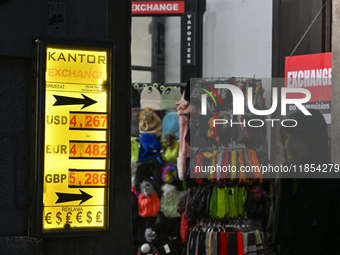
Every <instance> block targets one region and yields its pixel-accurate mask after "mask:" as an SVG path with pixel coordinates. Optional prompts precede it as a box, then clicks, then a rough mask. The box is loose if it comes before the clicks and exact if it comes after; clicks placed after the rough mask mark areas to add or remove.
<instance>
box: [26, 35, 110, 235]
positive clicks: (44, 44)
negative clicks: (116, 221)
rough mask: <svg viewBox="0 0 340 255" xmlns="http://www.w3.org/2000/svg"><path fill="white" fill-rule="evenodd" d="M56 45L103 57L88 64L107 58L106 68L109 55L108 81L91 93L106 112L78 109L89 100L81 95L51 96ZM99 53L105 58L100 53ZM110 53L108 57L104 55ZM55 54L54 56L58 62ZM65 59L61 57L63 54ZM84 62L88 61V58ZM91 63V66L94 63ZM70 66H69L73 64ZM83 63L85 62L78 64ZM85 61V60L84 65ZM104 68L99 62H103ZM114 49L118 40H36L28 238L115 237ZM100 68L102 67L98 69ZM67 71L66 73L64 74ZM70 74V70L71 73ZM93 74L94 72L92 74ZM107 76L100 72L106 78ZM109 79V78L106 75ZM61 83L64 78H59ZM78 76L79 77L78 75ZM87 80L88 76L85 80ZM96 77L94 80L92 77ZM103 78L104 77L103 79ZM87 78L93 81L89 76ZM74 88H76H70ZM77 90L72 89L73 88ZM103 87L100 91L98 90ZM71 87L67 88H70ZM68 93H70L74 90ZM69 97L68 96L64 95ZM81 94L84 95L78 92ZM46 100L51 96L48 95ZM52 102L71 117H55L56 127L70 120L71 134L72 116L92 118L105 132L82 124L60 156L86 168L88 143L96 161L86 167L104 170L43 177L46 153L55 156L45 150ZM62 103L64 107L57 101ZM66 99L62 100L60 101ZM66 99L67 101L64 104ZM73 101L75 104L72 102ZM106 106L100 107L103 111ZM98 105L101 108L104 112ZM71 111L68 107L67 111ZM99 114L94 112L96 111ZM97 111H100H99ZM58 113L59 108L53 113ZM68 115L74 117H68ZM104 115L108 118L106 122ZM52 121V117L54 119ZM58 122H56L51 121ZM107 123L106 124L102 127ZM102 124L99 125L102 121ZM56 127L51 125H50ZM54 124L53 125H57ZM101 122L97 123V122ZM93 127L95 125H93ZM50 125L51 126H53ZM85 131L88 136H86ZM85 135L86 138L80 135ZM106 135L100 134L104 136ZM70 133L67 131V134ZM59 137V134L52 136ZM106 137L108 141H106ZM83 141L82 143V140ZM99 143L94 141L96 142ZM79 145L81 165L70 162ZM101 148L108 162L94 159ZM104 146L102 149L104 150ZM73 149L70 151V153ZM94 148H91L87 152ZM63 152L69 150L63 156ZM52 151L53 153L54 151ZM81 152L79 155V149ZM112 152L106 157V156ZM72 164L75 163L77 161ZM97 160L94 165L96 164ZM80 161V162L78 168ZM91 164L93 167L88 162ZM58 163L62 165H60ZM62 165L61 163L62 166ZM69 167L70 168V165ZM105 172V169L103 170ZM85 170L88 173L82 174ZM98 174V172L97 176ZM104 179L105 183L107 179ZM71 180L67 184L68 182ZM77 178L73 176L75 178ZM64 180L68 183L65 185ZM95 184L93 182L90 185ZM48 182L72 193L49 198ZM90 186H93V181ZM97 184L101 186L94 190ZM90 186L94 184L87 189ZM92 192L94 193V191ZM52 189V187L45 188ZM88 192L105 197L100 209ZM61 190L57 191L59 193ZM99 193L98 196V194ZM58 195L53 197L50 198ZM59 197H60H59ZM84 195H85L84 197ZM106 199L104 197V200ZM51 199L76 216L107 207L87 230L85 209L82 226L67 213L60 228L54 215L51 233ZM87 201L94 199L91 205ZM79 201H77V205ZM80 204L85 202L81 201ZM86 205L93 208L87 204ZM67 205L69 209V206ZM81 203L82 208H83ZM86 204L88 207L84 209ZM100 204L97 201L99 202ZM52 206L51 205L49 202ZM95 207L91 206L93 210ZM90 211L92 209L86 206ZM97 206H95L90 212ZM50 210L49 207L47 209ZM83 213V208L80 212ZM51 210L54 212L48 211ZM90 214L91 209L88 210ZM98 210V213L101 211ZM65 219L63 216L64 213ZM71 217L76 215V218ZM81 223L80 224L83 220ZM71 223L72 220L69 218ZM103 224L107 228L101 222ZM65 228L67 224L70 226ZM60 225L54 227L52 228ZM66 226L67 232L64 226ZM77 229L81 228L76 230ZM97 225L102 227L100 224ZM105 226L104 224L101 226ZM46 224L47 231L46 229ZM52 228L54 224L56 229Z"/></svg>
mask: <svg viewBox="0 0 340 255" xmlns="http://www.w3.org/2000/svg"><path fill="white" fill-rule="evenodd" d="M51 46H53V47H54V48H56V49H66V50H69V52H72V50H73V52H77V51H78V52H81V51H84V52H88V53H89V54H90V53H91V54H92V53H93V54H98V55H87V56H88V57H89V56H90V57H89V58H88V59H87V63H93V61H94V58H96V59H100V58H102V59H101V60H102V63H103V64H104V61H103V60H104V56H106V63H107V64H104V65H105V67H102V68H103V69H106V74H107V75H106V76H105V78H103V79H102V80H100V79H97V80H98V81H99V82H102V84H101V85H99V86H93V87H96V88H97V89H98V90H92V91H91V93H92V94H91V95H94V96H92V97H94V98H96V97H98V98H105V100H104V101H105V103H102V105H106V106H105V107H106V112H99V113H97V112H95V111H91V110H87V109H89V108H91V107H89V108H85V105H84V107H83V108H85V109H81V108H80V107H81V105H80V106H79V104H80V102H79V101H77V100H85V99H86V96H83V97H84V98H81V96H80V98H79V96H77V98H70V97H67V96H60V97H59V98H57V97H56V96H55V95H54V94H58V93H59V94H60V95H67V93H66V92H67V91H61V92H59V91H58V92H51V93H50V94H48V93H47V91H48V90H47V84H46V73H47V70H46V68H47V50H48V47H51ZM98 52H100V53H98ZM103 52H105V53H103ZM100 54H105V55H103V56H100ZM80 55H81V54H78V56H80ZM54 56H55V55H53V57H54ZM59 58H60V55H59ZM84 59H85V57H84ZM81 60H83V57H82V58H81ZM89 61H90V62H89ZM69 62H70V61H69ZM78 62H80V61H78ZM84 62H85V60H84ZM98 63H99V62H98ZM113 63H114V44H113V41H111V40H92V39H91V40H87V39H77V40H75V39H74V40H73V39H69V38H65V39H63V38H54V37H41V38H39V39H37V40H36V41H35V43H34V56H33V75H34V76H35V77H34V80H33V86H32V130H31V175H30V181H31V187H30V219H29V234H30V235H31V236H35V237H63V236H87V235H100V234H104V233H110V232H111V230H112V224H111V222H112V219H111V216H110V215H112V214H111V213H110V207H111V206H110V205H112V204H113V203H112V196H110V194H112V188H113V187H112V186H111V185H110V183H113V176H112V174H111V172H112V169H113V161H112V160H110V155H113V153H114V148H113V141H114V140H113V139H114V138H113V136H114V132H113V118H112V116H113V110H114V109H113V103H112V101H113V98H114V97H113V96H114V95H113V90H114V87H113V74H114V64H113ZM98 66H99V65H98ZM65 70H66V69H65ZM69 71H70V70H69ZM66 72H67V71H65V72H64V73H61V74H64V75H67V74H66ZM92 72H93V74H94V71H92ZM103 73H104V72H102V73H100V74H103ZM103 75H104V74H103ZM60 77H61V78H62V76H60ZM69 77H70V78H69V79H71V71H70V74H69ZM74 77H75V76H74ZM85 77H86V76H85ZM93 77H94V75H93ZM96 77H97V73H96ZM102 77H104V76H102ZM87 78H88V77H87ZM105 79H106V83H105ZM83 81H85V80H83ZM64 83H65V84H67V82H64ZM70 84H71V83H70ZM85 84H86V81H85V83H84V84H82V82H80V83H78V84H71V85H64V86H70V88H71V90H72V88H73V89H74V91H73V92H70V93H78V92H77V91H76V90H77V89H78V87H77V86H79V85H81V86H86V85H85ZM72 86H73V87H72ZM99 87H101V88H100V89H99ZM103 87H105V89H106V94H105V93H101V91H103ZM67 88H68V87H67ZM71 90H68V91H71ZM63 93H65V94H63ZM51 94H53V96H54V97H55V99H53V97H51ZM78 94H79V95H80V94H81V93H78ZM83 94H86V92H84V93H83ZM89 94H90V92H88V94H87V95H89ZM45 95H46V96H45ZM47 97H50V98H52V99H53V100H55V103H54V105H58V104H59V107H60V105H62V106H61V107H60V108H58V109H64V110H63V113H65V112H67V114H64V115H65V116H59V119H56V117H55V116H56V115H55V116H54V121H55V122H54V123H52V124H56V123H58V124H59V125H60V124H61V123H62V122H63V121H64V123H63V124H64V125H65V123H66V122H65V119H67V123H68V126H69V127H68V130H71V128H70V127H71V123H70V120H71V117H70V116H71V115H72V114H73V116H77V117H78V121H79V119H80V118H85V117H86V118H87V117H88V118H93V121H94V117H97V118H96V124H98V123H100V124H101V125H100V128H101V129H105V128H106V129H105V130H104V131H97V130H99V129H100V128H99V127H96V129H95V130H93V128H92V130H91V131H87V129H85V128H83V129H82V127H84V126H85V125H84V126H82V124H80V127H78V125H79V124H77V125H75V124H74V127H72V128H73V129H75V130H77V129H78V130H80V131H79V132H78V131H70V132H68V135H67V136H66V137H73V135H74V134H77V137H75V138H74V139H71V138H70V139H69V138H65V139H69V140H70V141H68V142H67V145H61V144H60V145H57V146H60V147H58V151H59V149H60V151H59V153H61V154H62V153H63V152H64V154H68V156H69V157H68V158H67V160H65V162H72V164H73V166H74V165H76V166H77V165H78V164H81V163H78V162H84V161H86V160H85V159H86V158H84V154H85V153H84V151H85V146H86V145H83V144H81V143H88V144H89V146H91V145H92V157H97V158H91V159H90V160H88V161H86V163H82V164H83V165H86V164H89V165H91V164H92V165H93V166H96V165H97V164H98V163H93V162H94V161H95V160H97V162H101V163H99V164H98V165H100V167H98V169H95V167H93V166H90V167H89V168H88V169H87V170H80V169H72V167H71V169H67V170H66V171H68V172H67V173H66V174H59V176H58V175H56V176H54V175H53V176H52V175H50V176H47V177H46V176H44V171H45V160H46V159H45V157H46V156H45V154H46V153H47V152H50V153H56V152H55V151H53V149H52V148H50V147H48V146H46V148H45V132H46V129H45V126H47V125H48V124H50V123H48V124H47V117H48V116H47V117H46V120H45V115H46V114H47V112H48V109H46V108H47V106H46V105H45V103H46V101H47ZM58 100H59V102H58ZM60 100H61V101H60ZM65 100H66V101H65ZM70 100H71V102H70ZM72 100H73V101H72ZM97 102H98V105H101V102H100V100H97ZM75 104H77V105H78V107H77V108H79V110H76V111H75V110H74V109H75V108H74V105H75ZM69 105H71V106H72V107H71V106H70V108H69V110H65V109H66V108H67V107H69ZM100 107H101V106H100ZM100 107H99V106H98V108H100ZM50 109H52V107H50ZM67 109H68V108H67ZM92 109H94V107H93V108H92ZM95 109H97V108H95ZM53 111H54V108H53ZM68 111H69V112H68ZM84 114H85V115H86V114H88V116H82V115H84ZM96 115H98V116H96ZM103 116H104V117H103ZM105 116H106V117H105ZM50 117H51V116H50ZM62 117H63V118H64V120H62ZM104 118H106V119H105V120H107V123H104ZM52 119H53V118H52ZM101 119H102V122H100V121H101ZM98 121H99V122H98ZM50 122H51V120H50ZM52 122H53V121H52ZM82 122H84V123H87V122H86V120H82ZM97 122H98V123H97ZM93 123H94V122H93ZM49 126H51V125H49ZM54 130H57V128H54V129H52V133H53V132H54ZM82 130H85V131H82ZM72 132H76V133H72ZM81 132H83V133H81ZM100 132H101V133H100ZM66 133H67V132H66ZM53 134H54V133H53ZM54 135H55V136H58V135H60V134H54ZM85 136H86V137H87V136H93V137H95V138H96V137H100V139H101V141H99V138H98V140H96V141H91V139H88V140H86V139H82V138H83V137H85ZM103 137H105V140H104V142H103ZM71 140H76V141H71ZM80 140H83V141H80ZM94 140H95V139H94ZM72 142H73V143H75V144H77V143H78V144H81V145H82V146H83V149H82V150H83V155H82V154H81V152H80V153H78V154H80V155H78V154H77V155H76V154H74V155H72V156H74V158H76V159H79V158H77V157H76V156H80V161H77V162H76V161H75V160H73V159H71V157H70V156H71V152H70V148H71V146H70V145H71V144H72ZM100 143H106V145H105V148H104V149H103V151H102V152H101V154H100V155H104V156H103V157H104V158H105V159H104V160H103V158H100V157H99V156H95V155H99V153H94V148H95V146H97V147H96V150H97V149H98V148H100V147H99V146H100ZM62 146H64V148H62ZM102 146H103V145H102ZM67 147H68V148H67ZM88 148H90V149H91V147H88ZM63 150H64V151H63ZM104 150H105V153H104ZM51 151H52V152H51ZM78 151H79V150H78ZM106 151H107V153H106ZM62 157H63V158H65V155H62ZM72 160H73V161H72ZM91 160H92V161H91ZM74 162H76V163H74ZM87 162H90V163H87ZM58 163H59V162H58ZM60 164H62V162H61V163H60ZM67 164H69V163H67ZM64 168H65V167H61V166H60V169H64ZM103 168H104V169H103ZM70 171H71V172H72V171H75V173H72V176H76V174H79V177H75V178H78V179H76V180H77V181H78V180H79V184H78V183H77V182H76V183H75V184H76V185H78V186H76V188H74V187H73V186H74V185H70V184H71V182H70V178H69V177H70V176H71V172H70ZM82 171H85V173H84V172H82ZM96 171H97V172H96ZM86 172H90V173H87V174H89V175H90V176H91V174H92V176H91V178H93V179H92V183H91V184H90V185H93V186H84V185H85V182H84V183H81V182H82V181H84V180H86V178H85V177H84V176H83V175H85V174H86ZM100 174H102V176H101V177H102V179H99V175H100ZM104 177H105V178H104ZM65 178H66V179H65ZM72 178H73V177H72ZM94 178H96V180H94ZM63 181H64V183H63ZM90 181H91V180H90ZM44 182H51V185H52V184H53V185H55V186H51V187H52V188H51V189H52V190H53V189H54V187H59V186H62V185H68V186H66V189H67V190H68V191H70V192H68V193H70V194H67V193H62V192H60V193H58V192H49V193H47V192H46V191H45V193H46V194H45V193H44ZM55 182H56V183H57V184H60V185H59V186H58V185H57V184H55ZM88 183H89V182H88ZM94 184H96V185H94ZM87 185H89V184H87ZM103 186H105V188H103ZM90 188H91V189H90ZM45 189H47V188H45ZM61 189H64V190H65V186H62V188H61ZM82 189H83V190H84V191H80V192H81V193H80V192H79V190H82ZM88 190H90V191H93V193H91V194H97V193H98V194H100V195H98V197H99V199H98V200H94V199H93V201H101V203H102V204H100V205H91V203H89V202H90V201H91V199H89V197H95V196H91V195H88V194H87V193H90V192H89V191H88ZM55 191H57V190H55ZM96 192H97V193H96ZM51 193H53V194H51ZM54 193H55V194H54ZM84 193H85V194H86V195H85V197H84ZM101 194H104V195H102V196H101ZM45 195H46V196H47V197H49V196H51V197H52V198H50V200H51V201H56V199H58V200H57V201H56V202H55V204H57V203H61V204H58V205H55V207H56V208H59V207H62V208H63V210H64V208H70V209H65V210H66V212H68V211H72V212H74V211H75V212H74V214H76V213H78V212H77V210H83V209H82V208H83V207H84V208H98V207H100V208H102V209H100V210H101V211H100V213H99V212H97V217H98V216H99V218H100V217H102V218H100V220H98V219H97V221H94V222H99V223H93V224H92V222H91V224H92V225H90V223H87V224H88V225H84V223H85V222H84V223H82V225H81V224H80V223H79V222H83V221H85V220H86V218H85V217H86V210H85V209H84V212H83V213H84V214H82V213H81V214H80V216H79V218H78V214H77V219H76V220H77V222H76V220H75V218H74V215H73V216H72V217H73V220H74V223H75V224H69V223H70V222H71V220H69V221H68V220H67V218H66V220H65V214H66V212H64V214H63V217H64V218H63V222H62V224H63V225H62V224H60V223H61V222H59V223H58V222H57V221H56V218H55V217H56V216H55V215H54V222H57V223H58V227H51V228H47V227H46V226H49V225H46V223H43V221H44V218H46V217H48V218H47V219H48V220H46V222H48V224H52V219H51V216H52V214H51V213H49V214H48V215H43V211H44V208H45V205H44V200H46V201H48V200H47V198H44V196H45ZM86 199H89V200H88V201H87V200H86ZM76 200H78V201H76ZM80 200H81V201H80ZM86 201H87V202H88V203H86ZM65 203H66V205H65ZM75 203H77V205H75ZM78 203H79V204H78ZM83 203H84V204H83ZM94 203H96V202H94ZM46 204H48V203H46ZM88 204H90V205H88ZM86 206H87V207H86ZM91 206H92V207H91ZM46 207H47V205H46ZM49 208H52V209H51V210H54V209H53V206H49ZM77 208H78V209H77ZM49 210H50V209H49ZM55 210H59V209H55ZM88 210H90V209H88ZM97 210H98V209H97ZM60 214H61V213H60ZM71 214H72V213H71ZM81 216H82V217H83V218H81V219H82V220H80V217H81ZM92 217H93V218H94V220H96V215H95V214H94V215H93V216H92ZM69 219H71V218H69ZM100 222H102V223H100ZM65 223H66V224H65ZM53 224H55V223H53ZM59 224H60V226H63V227H59ZM77 224H78V225H77ZM96 224H97V225H96ZM100 224H101V225H100ZM44 225H45V227H44ZM51 226H52V225H51Z"/></svg>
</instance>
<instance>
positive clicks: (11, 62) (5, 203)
mask: <svg viewBox="0 0 340 255" xmlns="http://www.w3.org/2000/svg"><path fill="white" fill-rule="evenodd" d="M11 2H15V0H13V1H9V2H8V3H11ZM5 4H7V3H5ZM5 4H4V5H5ZM41 4H44V3H41ZM4 5H0V8H2V7H3V6H4ZM107 5H108V9H107V13H104V14H103V13H101V14H100V15H104V16H105V17H107V26H106V29H105V30H106V31H107V35H106V36H105V37H102V38H99V39H113V40H114V42H115V54H114V55H115V59H114V62H115V74H114V86H115V89H114V99H113V104H114V109H115V111H114V147H115V151H114V155H113V158H111V160H113V161H114V162H115V163H114V169H113V173H112V174H113V175H114V182H113V183H111V184H110V185H112V187H113V190H112V193H111V194H110V196H111V197H112V198H113V204H112V205H111V208H110V216H111V218H112V222H111V224H112V233H111V234H106V235H101V236H88V237H72V238H70V237H68V238H66V237H63V238H44V239H37V238H32V237H29V236H28V222H29V204H30V201H29V188H30V183H29V172H30V145H31V144H32V143H33V142H34V141H30V132H31V127H30V125H31V124H30V123H31V94H32V78H33V75H32V59H31V58H29V57H14V56H6V57H5V56H1V55H0V100H1V107H0V141H1V142H0V155H1V159H0V254H22V255H24V254H34V255H39V254H52V255H54V254H55V255H61V254H63V255H64V254H82V255H86V254H89V255H90V254H91V255H92V254H98V255H102V254H122V255H125V254H132V248H133V245H132V235H131V214H130V210H131V209H130V208H131V202H130V196H131V176H130V132H129V131H130V118H131V117H130V114H131V99H130V97H131V96H130V95H131V94H130V93H131V62H130V42H131V35H130V34H131V29H130V27H131V1H117V0H107ZM69 6H71V5H69ZM69 10H70V11H71V10H72V9H71V8H70V9H69ZM87 11H88V12H89V13H95V12H94V11H95V9H93V8H92V9H88V10H87ZM97 14H98V13H97ZM23 22H25V21H23ZM31 26H34V24H31ZM101 29H102V28H101ZM13 33H14V32H13ZM42 34H43V31H42ZM25 37H27V34H25ZM70 37H71V35H70ZM34 38H35V37H34V36H32V39H34ZM0 40H2V41H3V40H6V37H5V36H1V39H0ZM28 43H29V44H30V45H29V46H27V45H26V48H28V47H32V46H31V40H30V41H29V42H28Z"/></svg>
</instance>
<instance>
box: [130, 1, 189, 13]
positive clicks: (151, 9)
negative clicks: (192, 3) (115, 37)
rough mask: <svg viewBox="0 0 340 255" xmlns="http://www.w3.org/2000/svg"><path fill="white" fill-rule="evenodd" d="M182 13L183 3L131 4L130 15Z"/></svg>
mask: <svg viewBox="0 0 340 255" xmlns="http://www.w3.org/2000/svg"><path fill="white" fill-rule="evenodd" d="M174 13H184V1H167V2H165V1H162V2H132V14H174Z"/></svg>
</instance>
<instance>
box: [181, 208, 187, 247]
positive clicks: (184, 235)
mask: <svg viewBox="0 0 340 255" xmlns="http://www.w3.org/2000/svg"><path fill="white" fill-rule="evenodd" d="M188 230H189V221H188V220H187V218H186V217H185V213H182V221H181V230H180V233H181V237H182V241H183V242H185V240H186V239H187V235H188Z"/></svg>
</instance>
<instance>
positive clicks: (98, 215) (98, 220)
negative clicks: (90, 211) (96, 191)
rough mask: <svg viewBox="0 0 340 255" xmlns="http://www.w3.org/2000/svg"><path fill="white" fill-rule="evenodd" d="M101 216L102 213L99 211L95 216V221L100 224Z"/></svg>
mask: <svg viewBox="0 0 340 255" xmlns="http://www.w3.org/2000/svg"><path fill="white" fill-rule="evenodd" d="M101 215H102V212H101V211H99V212H97V215H96V219H97V221H96V222H102V221H101V220H100V217H101Z"/></svg>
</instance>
